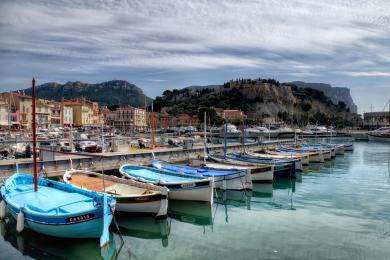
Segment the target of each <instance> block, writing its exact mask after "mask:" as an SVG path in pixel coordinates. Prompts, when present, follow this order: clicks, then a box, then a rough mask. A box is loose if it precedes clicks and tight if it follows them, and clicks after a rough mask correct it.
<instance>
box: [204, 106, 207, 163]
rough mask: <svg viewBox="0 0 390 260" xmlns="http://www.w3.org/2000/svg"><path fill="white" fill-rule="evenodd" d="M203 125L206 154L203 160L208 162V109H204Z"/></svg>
mask: <svg viewBox="0 0 390 260" xmlns="http://www.w3.org/2000/svg"><path fill="white" fill-rule="evenodd" d="M203 125H204V129H203V130H204V155H203V162H204V163H206V156H207V137H206V130H207V115H206V110H205V111H204V119H203Z"/></svg>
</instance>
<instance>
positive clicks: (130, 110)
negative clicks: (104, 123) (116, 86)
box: [114, 106, 147, 131]
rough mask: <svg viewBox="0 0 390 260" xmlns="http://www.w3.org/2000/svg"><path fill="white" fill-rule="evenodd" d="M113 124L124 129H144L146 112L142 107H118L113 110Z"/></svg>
mask: <svg viewBox="0 0 390 260" xmlns="http://www.w3.org/2000/svg"><path fill="white" fill-rule="evenodd" d="M114 126H115V128H117V129H121V130H124V131H144V130H146V128H147V113H146V111H145V109H143V108H136V107H132V106H126V107H120V108H118V109H117V110H116V111H115V119H114Z"/></svg>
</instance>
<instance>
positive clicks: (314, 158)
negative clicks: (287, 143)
mask: <svg viewBox="0 0 390 260" xmlns="http://www.w3.org/2000/svg"><path fill="white" fill-rule="evenodd" d="M276 152H280V153H285V154H297V155H309V162H315V163H318V162H319V163H323V162H324V155H323V154H322V152H320V151H314V152H310V151H307V150H305V151H302V150H297V149H293V148H279V149H277V150H276Z"/></svg>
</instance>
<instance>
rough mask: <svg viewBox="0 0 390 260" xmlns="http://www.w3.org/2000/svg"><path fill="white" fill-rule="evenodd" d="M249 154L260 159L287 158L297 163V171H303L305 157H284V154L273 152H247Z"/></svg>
mask: <svg viewBox="0 0 390 260" xmlns="http://www.w3.org/2000/svg"><path fill="white" fill-rule="evenodd" d="M246 154H247V155H249V156H252V157H255V158H260V159H274V160H285V161H290V162H294V163H295V169H296V170H297V171H303V159H301V158H292V157H289V158H288V157H285V156H284V157H283V156H277V155H272V154H261V153H252V152H246Z"/></svg>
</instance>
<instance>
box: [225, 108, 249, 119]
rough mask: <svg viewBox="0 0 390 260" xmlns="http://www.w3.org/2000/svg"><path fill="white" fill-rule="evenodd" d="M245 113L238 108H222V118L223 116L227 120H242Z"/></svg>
mask: <svg viewBox="0 0 390 260" xmlns="http://www.w3.org/2000/svg"><path fill="white" fill-rule="evenodd" d="M244 116H245V114H244V113H243V112H242V111H241V110H238V109H225V110H223V114H222V116H221V117H222V118H225V119H226V120H229V121H241V120H243V118H244Z"/></svg>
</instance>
